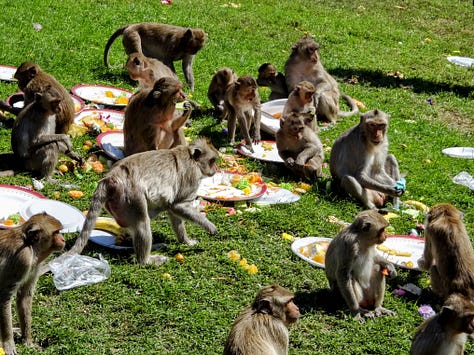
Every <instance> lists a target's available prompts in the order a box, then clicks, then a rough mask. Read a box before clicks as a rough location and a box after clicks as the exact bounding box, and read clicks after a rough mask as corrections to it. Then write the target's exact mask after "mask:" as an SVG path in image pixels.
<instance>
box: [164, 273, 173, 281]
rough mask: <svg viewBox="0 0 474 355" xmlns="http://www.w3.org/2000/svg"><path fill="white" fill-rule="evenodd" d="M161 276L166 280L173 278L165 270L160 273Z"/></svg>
mask: <svg viewBox="0 0 474 355" xmlns="http://www.w3.org/2000/svg"><path fill="white" fill-rule="evenodd" d="M161 277H162V278H164V279H166V280H171V279H172V278H173V277H172V276H171V275H170V274H168V273H167V272H164V273H162V274H161Z"/></svg>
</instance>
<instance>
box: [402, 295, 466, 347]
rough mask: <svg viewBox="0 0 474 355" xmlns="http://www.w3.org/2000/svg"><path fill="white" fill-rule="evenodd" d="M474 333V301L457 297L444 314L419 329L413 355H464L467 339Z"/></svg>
mask: <svg viewBox="0 0 474 355" xmlns="http://www.w3.org/2000/svg"><path fill="white" fill-rule="evenodd" d="M473 332H474V303H473V302H472V298H469V297H466V296H463V295H461V294H458V293H453V294H451V295H449V297H448V298H447V299H446V302H445V303H444V305H443V308H442V309H441V311H440V312H439V313H438V314H436V315H434V316H432V317H431V318H429V319H427V320H425V321H424V322H423V324H422V325H421V326H420V327H419V328H418V329H417V331H416V333H415V336H414V337H413V340H412V343H411V349H410V355H463V354H464V347H465V344H466V340H467V335H471V334H472V333H473Z"/></svg>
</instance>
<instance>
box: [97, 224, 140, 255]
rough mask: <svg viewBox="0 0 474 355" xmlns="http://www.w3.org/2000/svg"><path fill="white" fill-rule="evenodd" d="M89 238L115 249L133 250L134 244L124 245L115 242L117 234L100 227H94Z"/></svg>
mask: <svg viewBox="0 0 474 355" xmlns="http://www.w3.org/2000/svg"><path fill="white" fill-rule="evenodd" d="M89 240H90V241H91V242H93V243H95V244H97V245H100V246H103V247H106V248H110V249H115V250H131V249H133V246H123V245H116V244H115V235H113V234H112V233H108V232H104V231H101V230H99V229H94V230H92V232H91V235H90V237H89Z"/></svg>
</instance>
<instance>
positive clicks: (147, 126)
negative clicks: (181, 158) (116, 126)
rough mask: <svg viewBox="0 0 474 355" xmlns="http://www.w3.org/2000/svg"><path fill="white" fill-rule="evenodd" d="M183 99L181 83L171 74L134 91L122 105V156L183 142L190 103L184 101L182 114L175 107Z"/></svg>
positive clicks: (190, 110)
mask: <svg viewBox="0 0 474 355" xmlns="http://www.w3.org/2000/svg"><path fill="white" fill-rule="evenodd" d="M185 99H186V95H185V93H184V92H183V85H182V84H181V82H180V81H179V80H177V79H174V78H172V77H164V78H161V79H159V80H158V81H157V82H156V83H155V85H154V86H153V87H152V88H149V89H143V90H140V91H138V92H137V93H135V94H134V95H133V96H132V97H131V98H130V101H129V103H128V105H127V107H126V108H125V119H124V124H123V134H124V154H125V156H128V155H131V154H135V153H139V152H145V151H147V150H155V149H168V148H173V147H176V146H178V145H186V140H185V138H184V133H183V128H182V127H183V125H184V124H185V123H186V120H187V119H188V118H189V116H190V115H191V112H192V106H191V104H189V103H188V102H185V103H184V110H183V112H182V114H181V113H180V112H178V111H176V103H178V102H182V101H184V100H185Z"/></svg>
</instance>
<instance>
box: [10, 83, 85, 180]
mask: <svg viewBox="0 0 474 355" xmlns="http://www.w3.org/2000/svg"><path fill="white" fill-rule="evenodd" d="M44 90H45V91H43V93H40V92H37V93H36V94H35V101H33V102H31V103H29V104H28V105H27V106H26V107H25V108H23V110H21V111H20V113H19V114H18V117H17V118H16V119H15V122H14V124H13V128H12V133H11V145H12V149H13V158H14V159H13V161H14V163H13V164H14V166H13V167H12V168H13V170H14V171H29V172H31V173H33V175H35V176H38V177H39V178H45V180H46V181H47V182H55V180H54V179H52V177H51V175H52V174H53V172H54V168H55V166H56V165H57V163H58V159H59V154H60V153H61V154H66V155H67V156H69V157H70V158H71V159H74V160H76V161H78V162H79V163H80V164H81V165H82V164H83V163H84V160H83V158H82V157H81V156H80V155H79V154H77V153H75V152H74V151H73V150H72V149H73V147H72V144H71V139H70V138H69V136H68V135H67V134H64V133H61V134H59V133H54V132H55V131H56V115H57V114H58V112H60V110H61V100H62V95H60V94H59V93H58V92H57V91H56V90H55V89H54V88H52V87H48V88H44Z"/></svg>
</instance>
